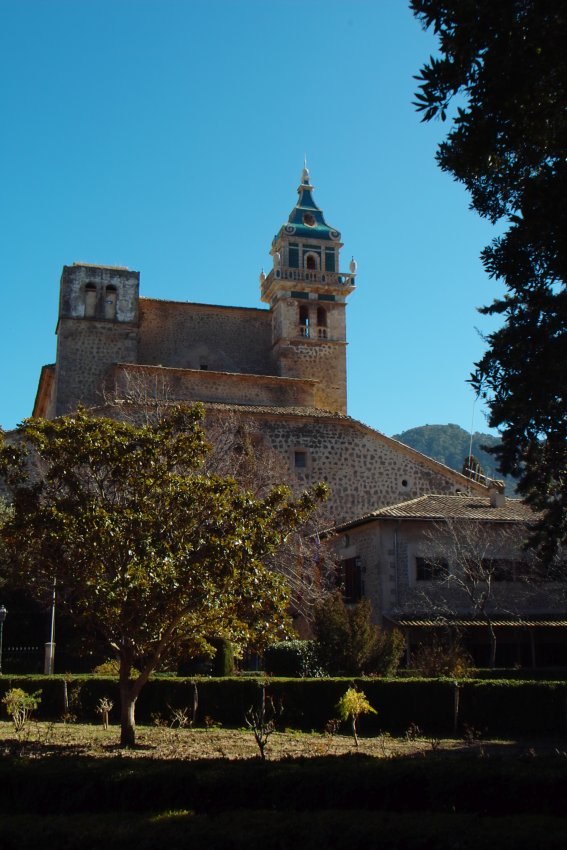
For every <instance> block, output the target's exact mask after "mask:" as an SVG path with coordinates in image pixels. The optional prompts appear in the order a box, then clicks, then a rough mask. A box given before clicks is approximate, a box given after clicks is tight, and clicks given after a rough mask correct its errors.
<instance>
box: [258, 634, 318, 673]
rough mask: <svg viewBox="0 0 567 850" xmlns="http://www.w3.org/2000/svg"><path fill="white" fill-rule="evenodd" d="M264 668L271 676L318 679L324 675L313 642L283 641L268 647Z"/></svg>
mask: <svg viewBox="0 0 567 850" xmlns="http://www.w3.org/2000/svg"><path fill="white" fill-rule="evenodd" d="M264 666H265V668H266V670H267V671H268V672H269V674H270V675H271V676H289V677H293V678H295V677H298V678H316V677H319V676H322V675H323V671H322V669H321V665H320V664H319V660H318V657H317V647H316V644H315V641H313V640H282V641H280V642H279V643H275V644H273V646H270V647H268V649H267V650H266V652H265V653H264Z"/></svg>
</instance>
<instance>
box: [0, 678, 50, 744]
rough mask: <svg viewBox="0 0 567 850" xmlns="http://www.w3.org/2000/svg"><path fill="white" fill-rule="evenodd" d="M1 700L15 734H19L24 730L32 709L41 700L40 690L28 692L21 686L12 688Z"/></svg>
mask: <svg viewBox="0 0 567 850" xmlns="http://www.w3.org/2000/svg"><path fill="white" fill-rule="evenodd" d="M2 702H3V703H4V705H5V706H6V711H7V712H8V714H9V715H10V717H11V718H12V723H13V724H14V729H15V731H16V735H18V736H19V735H20V733H21V732H23V731H24V730H25V728H26V724H27V722H28V720H29V719H30V716H31V713H32V711H35V709H36V708H37V707H38V705H39V704H40V702H41V691H36V692H35V693H33V694H28V693H26V691H24V690H23V689H22V688H12V689H11V690H9V691H8V693H7V694H6V695H5V697H4V698H3V700H2Z"/></svg>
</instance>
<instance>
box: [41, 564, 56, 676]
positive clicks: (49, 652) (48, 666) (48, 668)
mask: <svg viewBox="0 0 567 850" xmlns="http://www.w3.org/2000/svg"><path fill="white" fill-rule="evenodd" d="M56 595H57V580H56V579H53V596H52V598H51V628H50V631H49V642H48V643H46V644H45V657H44V662H43V672H44V674H45V675H46V676H53V668H54V665H55V640H54V639H55V599H56Z"/></svg>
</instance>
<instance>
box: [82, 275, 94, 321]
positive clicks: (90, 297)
mask: <svg viewBox="0 0 567 850" xmlns="http://www.w3.org/2000/svg"><path fill="white" fill-rule="evenodd" d="M95 312H96V286H95V284H94V283H87V285H86V286H85V316H86V318H92V317H93V316H94V314H95Z"/></svg>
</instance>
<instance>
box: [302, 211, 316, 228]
mask: <svg viewBox="0 0 567 850" xmlns="http://www.w3.org/2000/svg"><path fill="white" fill-rule="evenodd" d="M303 224H306V225H307V227H315V224H316V222H315V216H313V215H311V213H303Z"/></svg>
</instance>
